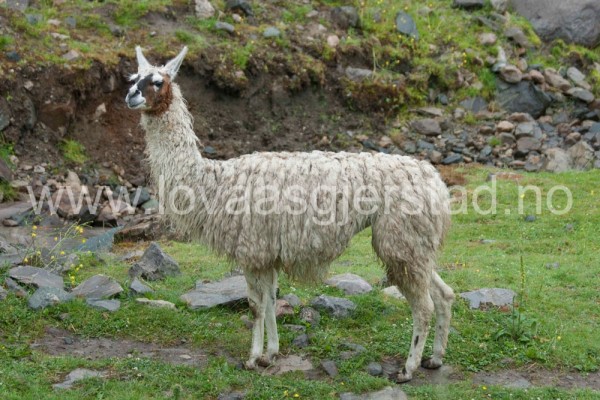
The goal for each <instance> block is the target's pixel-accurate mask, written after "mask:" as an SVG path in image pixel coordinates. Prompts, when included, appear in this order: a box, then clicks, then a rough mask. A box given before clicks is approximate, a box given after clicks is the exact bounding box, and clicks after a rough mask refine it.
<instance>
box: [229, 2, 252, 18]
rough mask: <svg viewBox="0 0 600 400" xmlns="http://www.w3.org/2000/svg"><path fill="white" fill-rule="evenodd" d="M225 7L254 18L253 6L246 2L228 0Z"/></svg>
mask: <svg viewBox="0 0 600 400" xmlns="http://www.w3.org/2000/svg"><path fill="white" fill-rule="evenodd" d="M225 7H226V8H227V9H228V10H231V11H233V12H238V13H239V12H241V13H242V14H244V15H245V16H247V17H252V16H254V12H253V11H252V6H251V5H250V4H249V3H248V2H247V1H246V0H227V3H226V4H225Z"/></svg>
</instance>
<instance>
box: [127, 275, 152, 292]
mask: <svg viewBox="0 0 600 400" xmlns="http://www.w3.org/2000/svg"><path fill="white" fill-rule="evenodd" d="M129 290H131V292H133V294H136V295H138V294H144V293H152V292H154V290H152V289H151V288H149V287H148V286H146V285H144V284H143V283H142V282H141V281H140V280H139V279H138V278H134V279H133V281H131V284H130V285H129Z"/></svg>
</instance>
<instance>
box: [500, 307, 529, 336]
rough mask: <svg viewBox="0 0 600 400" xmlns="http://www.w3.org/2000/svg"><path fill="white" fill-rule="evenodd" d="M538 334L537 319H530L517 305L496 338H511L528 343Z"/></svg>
mask: <svg viewBox="0 0 600 400" xmlns="http://www.w3.org/2000/svg"><path fill="white" fill-rule="evenodd" d="M536 335H537V320H535V319H530V318H527V317H525V315H523V314H521V313H520V312H519V311H517V309H516V308H515V306H514V305H513V307H512V312H511V313H510V315H509V317H508V320H507V321H505V323H504V326H503V327H502V328H500V329H499V330H498V331H497V332H496V334H495V335H494V338H495V339H496V340H500V339H502V338H509V339H512V340H514V341H515V342H521V343H528V342H530V341H531V340H532V339H533V338H534V337H535V336H536Z"/></svg>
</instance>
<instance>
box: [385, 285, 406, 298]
mask: <svg viewBox="0 0 600 400" xmlns="http://www.w3.org/2000/svg"><path fill="white" fill-rule="evenodd" d="M381 292H382V293H383V294H384V295H385V296H388V297H393V298H394V299H398V300H404V296H403V295H402V293H400V290H399V289H398V287H397V286H388V287H386V288H385V289H383V290H382V291H381Z"/></svg>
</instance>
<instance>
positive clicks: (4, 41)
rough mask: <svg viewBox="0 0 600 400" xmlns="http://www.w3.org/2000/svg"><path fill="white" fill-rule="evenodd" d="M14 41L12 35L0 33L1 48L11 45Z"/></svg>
mask: <svg viewBox="0 0 600 400" xmlns="http://www.w3.org/2000/svg"><path fill="white" fill-rule="evenodd" d="M13 42H14V39H13V38H12V36H9V35H0V50H3V49H4V48H5V47H7V46H10V45H11V44H12V43H13Z"/></svg>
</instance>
